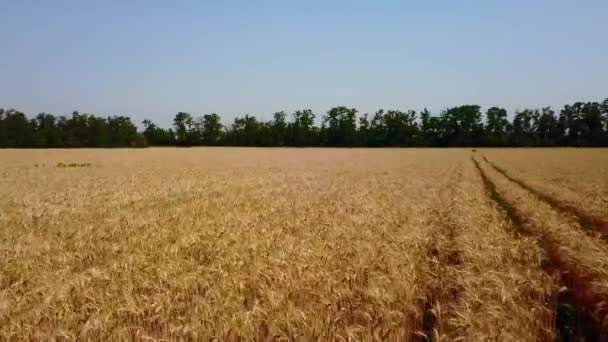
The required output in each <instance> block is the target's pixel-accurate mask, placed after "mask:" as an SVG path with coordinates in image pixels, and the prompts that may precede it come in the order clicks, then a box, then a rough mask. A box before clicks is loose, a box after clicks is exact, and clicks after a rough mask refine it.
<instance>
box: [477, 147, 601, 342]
mask: <svg viewBox="0 0 608 342" xmlns="http://www.w3.org/2000/svg"><path fill="white" fill-rule="evenodd" d="M471 159H472V160H473V162H474V164H475V167H476V168H477V170H478V171H479V174H480V175H481V178H482V180H483V183H484V187H485V189H486V192H487V194H488V196H489V197H490V199H491V200H492V201H494V202H495V203H496V204H497V205H498V206H499V207H500V208H502V209H503V210H504V212H505V216H506V217H507V218H508V220H509V221H510V223H511V226H512V227H513V228H514V230H515V232H516V233H518V234H523V235H527V236H531V237H533V238H535V239H536V240H537V241H538V242H539V245H540V246H541V248H542V249H543V251H544V254H545V255H544V256H545V257H546V260H547V262H545V263H544V265H543V268H544V270H545V272H547V274H549V275H550V276H551V277H553V278H554V279H556V282H557V283H558V284H559V285H560V287H561V289H560V291H559V293H557V294H556V295H555V298H554V299H553V300H552V302H553V305H554V310H555V318H556V319H555V322H554V324H553V326H554V328H555V330H556V331H555V334H556V335H557V336H559V341H608V331H606V329H605V328H602V324H601V323H602V319H605V318H606V317H607V313H606V312H604V310H605V309H603V308H602V307H601V303H603V302H606V301H608V298H606V297H605V296H603V295H600V294H597V293H594V291H591V290H590V289H591V288H592V283H593V282H595V281H596V279H595V277H594V276H593V275H592V274H589V273H587V272H585V271H584V270H582V269H580V268H579V267H577V265H576V264H574V263H573V262H572V261H571V260H568V259H567V258H566V257H564V256H563V255H562V254H561V253H560V249H559V246H560V243H559V241H557V240H556V239H555V238H553V237H551V236H550V235H548V234H546V233H543V234H539V233H535V232H534V228H533V226H534V225H533V223H532V222H530V220H529V218H528V217H527V216H526V214H525V213H523V212H522V211H521V210H520V209H518V208H517V206H516V205H515V204H514V203H513V202H512V201H509V200H507V199H506V198H505V197H503V195H501V194H500V193H499V192H498V190H497V189H496V185H495V184H494V182H493V181H492V180H491V179H490V178H489V177H488V176H487V175H486V173H485V171H484V170H483V168H482V167H481V165H480V164H479V162H478V161H477V160H476V159H475V158H474V157H473V156H471ZM499 173H500V174H502V173H501V172H499ZM539 340H551V339H550V336H542V335H541V336H539Z"/></svg>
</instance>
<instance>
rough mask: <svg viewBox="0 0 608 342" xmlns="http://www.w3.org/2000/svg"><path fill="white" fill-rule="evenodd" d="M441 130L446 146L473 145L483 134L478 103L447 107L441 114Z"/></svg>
mask: <svg viewBox="0 0 608 342" xmlns="http://www.w3.org/2000/svg"><path fill="white" fill-rule="evenodd" d="M442 125H443V127H442V131H443V135H444V137H443V138H444V139H445V143H446V144H447V145H448V146H474V145H475V144H476V143H479V141H480V140H481V137H482V135H483V125H482V124H481V111H480V107H479V106H478V105H464V106H459V107H453V108H449V109H448V110H446V111H445V112H444V113H443V114H442Z"/></svg>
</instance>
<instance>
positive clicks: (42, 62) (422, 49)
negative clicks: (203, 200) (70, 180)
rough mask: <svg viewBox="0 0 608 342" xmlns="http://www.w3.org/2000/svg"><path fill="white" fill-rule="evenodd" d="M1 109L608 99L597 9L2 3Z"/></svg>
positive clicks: (510, 104) (587, 4)
mask: <svg viewBox="0 0 608 342" xmlns="http://www.w3.org/2000/svg"><path fill="white" fill-rule="evenodd" d="M0 14H1V18H0V107H3V108H17V109H20V110H22V111H25V112H26V113H28V114H36V113H37V112H41V111H46V112H52V113H55V114H68V113H70V112H71V111H72V110H75V109H77V110H79V111H81V112H92V113H96V114H99V115H109V114H126V115H130V116H132V117H133V118H134V119H135V120H136V121H138V122H139V121H141V120H142V119H144V118H150V119H152V120H154V121H156V122H157V123H159V124H161V125H162V126H165V127H166V126H168V125H170V123H171V120H172V117H173V115H174V114H175V113H176V112H178V111H188V112H191V113H193V114H194V115H196V116H198V115H200V114H203V113H210V112H217V113H218V114H220V115H222V117H223V119H224V121H225V122H229V121H231V120H232V119H233V118H234V116H235V115H241V114H245V113H249V114H253V115H257V116H259V117H262V118H270V115H271V113H273V112H275V111H279V110H287V111H289V112H291V111H293V110H295V109H301V108H311V109H313V110H314V111H315V113H317V114H322V113H323V112H325V111H326V110H327V109H328V108H329V107H331V106H335V105H342V104H344V105H348V106H354V107H357V108H359V109H360V111H362V112H373V111H375V110H376V109H378V108H391V109H392V108H394V109H417V110H419V109H422V108H423V107H425V106H426V107H428V108H429V109H431V110H432V111H433V112H435V113H437V112H439V111H440V110H442V109H444V108H446V107H448V106H453V105H459V104H465V103H477V104H480V105H482V106H483V107H484V108H487V107H488V106H490V105H498V106H503V107H506V108H508V109H509V110H516V109H521V108H524V107H540V106H543V105H553V106H560V105H562V104H564V103H569V102H573V101H576V100H596V101H600V100H602V99H603V98H605V97H607V96H608V44H607V41H608V19H607V18H608V17H607V14H608V1H606V0H601V1H561V0H551V1H550V0H547V1H487V0H485V1H482V0H480V1H416V2H413V1H412V2H408V1H330V0H327V1H316V0H312V1H288V0H283V1H278V0H277V1H263V0H260V1H143V0H141V1H129V0H124V1H101V0H99V1H60V0H55V1H28V0H19V1H17V0H15V1H10V0H5V1H0Z"/></svg>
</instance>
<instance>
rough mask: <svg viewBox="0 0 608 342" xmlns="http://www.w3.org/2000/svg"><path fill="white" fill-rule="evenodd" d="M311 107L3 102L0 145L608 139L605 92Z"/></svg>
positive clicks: (491, 143) (581, 142) (585, 142)
mask: <svg viewBox="0 0 608 342" xmlns="http://www.w3.org/2000/svg"><path fill="white" fill-rule="evenodd" d="M315 118H316V115H315V114H314V113H313V112H312V111H311V110H309V109H305V110H298V111H295V112H294V113H292V114H291V115H288V114H287V113H285V112H283V111H281V112H277V113H274V114H273V117H272V119H271V120H269V121H262V120H258V119H257V118H256V117H255V116H251V115H244V116H239V117H236V118H235V119H234V121H233V123H232V124H230V125H223V124H222V123H221V118H220V116H219V115H218V114H215V113H213V114H206V115H203V116H201V117H196V118H195V117H193V116H192V115H191V114H190V113H185V112H179V113H177V114H176V115H175V117H174V119H173V127H172V128H168V129H165V128H162V127H159V126H157V125H156V124H155V123H154V122H152V121H150V120H144V121H143V122H142V125H143V128H144V129H143V131H141V132H138V130H137V127H136V125H135V124H133V122H132V121H131V119H130V118H129V117H127V116H110V117H106V118H104V117H99V116H95V115H93V114H81V113H79V112H73V113H72V115H71V116H70V117H66V116H55V115H53V114H48V113H40V114H38V115H36V116H35V117H34V118H28V117H27V116H26V115H25V114H24V113H22V112H19V111H16V110H13V109H11V110H3V109H0V147H12V148H19V147H37V148H53V147H146V146H302V147H304V146H331V147H413V146H419V147H457V146H480V147H481V146H488V147H501V146H522V147H523V146H608V99H606V100H604V101H603V102H576V103H574V104H571V105H566V106H564V107H563V108H562V109H561V110H560V111H559V113H556V112H555V111H554V110H552V109H551V108H550V107H545V108H541V109H526V110H522V111H517V112H516V113H514V115H513V119H512V120H509V119H508V115H507V111H506V110H505V109H504V108H498V107H492V108H489V109H488V110H487V111H486V112H485V113H482V111H481V107H480V106H478V105H463V106H458V107H452V108H448V109H446V110H444V111H442V112H441V113H439V115H432V114H431V113H430V112H429V111H428V110H426V109H424V110H422V111H420V112H416V111H413V110H408V111H400V110H387V111H385V110H378V111H376V112H375V113H374V114H373V115H370V114H367V113H366V114H363V115H358V111H357V109H355V108H348V107H344V106H340V107H334V108H331V109H330V110H329V111H327V113H325V114H324V115H323V116H322V118H321V121H320V122H321V124H320V126H318V125H315Z"/></svg>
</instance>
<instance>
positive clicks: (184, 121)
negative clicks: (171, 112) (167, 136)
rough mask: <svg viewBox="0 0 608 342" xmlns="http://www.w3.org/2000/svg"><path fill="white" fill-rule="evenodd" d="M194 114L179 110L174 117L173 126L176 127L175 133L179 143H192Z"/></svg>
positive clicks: (184, 144)
mask: <svg viewBox="0 0 608 342" xmlns="http://www.w3.org/2000/svg"><path fill="white" fill-rule="evenodd" d="M193 123H194V122H193V120H192V115H190V114H189V113H185V112H179V113H177V114H176V115H175V118H173V127H175V135H176V140H177V144H178V145H181V146H188V145H190V143H191V140H192V139H191V133H190V132H191V131H192V125H193Z"/></svg>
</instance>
